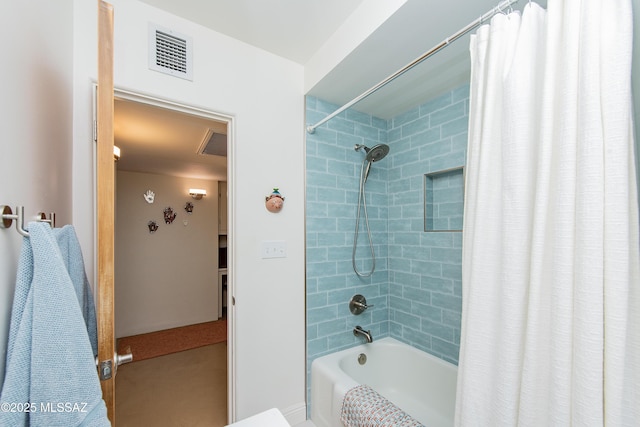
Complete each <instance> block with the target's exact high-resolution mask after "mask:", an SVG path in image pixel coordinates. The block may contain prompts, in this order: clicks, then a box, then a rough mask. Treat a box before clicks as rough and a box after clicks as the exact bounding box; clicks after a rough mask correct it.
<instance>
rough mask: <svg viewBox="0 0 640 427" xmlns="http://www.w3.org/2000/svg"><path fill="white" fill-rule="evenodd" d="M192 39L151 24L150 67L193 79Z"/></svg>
mask: <svg viewBox="0 0 640 427" xmlns="http://www.w3.org/2000/svg"><path fill="white" fill-rule="evenodd" d="M191 46H192V41H191V38H190V37H187V36H184V35H182V34H178V33H176V32H174V31H171V30H168V29H165V28H160V27H158V26H155V25H150V26H149V68H150V69H152V70H155V71H159V72H161V73H165V74H169V75H172V76H176V77H180V78H183V79H187V80H193V77H192V74H193V73H192V65H191V64H192V52H191V51H192V48H191Z"/></svg>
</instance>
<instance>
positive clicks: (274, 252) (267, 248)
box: [261, 240, 287, 258]
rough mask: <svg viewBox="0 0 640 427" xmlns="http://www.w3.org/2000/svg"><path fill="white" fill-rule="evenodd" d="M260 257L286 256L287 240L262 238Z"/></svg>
mask: <svg viewBox="0 0 640 427" xmlns="http://www.w3.org/2000/svg"><path fill="white" fill-rule="evenodd" d="M261 252H262V258H286V257H287V242H285V241H284V240H263V241H262V251H261Z"/></svg>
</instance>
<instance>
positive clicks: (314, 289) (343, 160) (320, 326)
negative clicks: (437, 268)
mask: <svg viewBox="0 0 640 427" xmlns="http://www.w3.org/2000/svg"><path fill="white" fill-rule="evenodd" d="M337 108H339V106H338V105H333V104H330V103H327V102H324V101H322V100H320V99H317V98H314V97H307V99H306V121H307V123H310V124H311V123H317V121H319V120H321V119H322V118H324V117H325V116H326V115H327V114H329V113H331V112H333V111H335V110H336V109H337ZM386 142H387V122H386V121H385V120H380V119H377V118H375V117H372V116H370V115H367V114H363V113H359V112H357V111H355V110H348V111H345V112H343V113H341V114H340V115H338V116H337V117H336V118H334V119H332V120H330V121H328V122H327V123H325V124H323V125H322V126H320V127H318V128H317V129H316V131H315V133H313V134H307V136H306V262H307V268H306V276H307V375H308V376H309V375H310V368H311V362H312V361H313V360H314V359H315V358H317V357H319V356H322V355H324V354H328V353H333V352H335V351H339V350H342V349H344V348H348V347H353V346H355V345H358V344H361V343H362V342H363V338H362V337H355V336H354V335H353V328H354V327H355V326H356V325H360V326H362V327H363V328H364V329H366V330H370V331H371V333H372V335H373V336H374V337H375V338H382V337H385V336H388V335H389V310H388V294H389V274H388V272H387V259H388V229H387V227H388V216H389V195H388V194H389V191H388V188H387V182H388V167H389V165H390V162H389V161H387V160H386V159H383V160H381V161H379V162H376V163H375V164H374V165H373V166H372V168H371V172H370V174H369V177H368V180H367V182H366V193H365V194H366V202H367V211H368V218H369V225H370V227H371V235H372V239H373V244H374V252H375V258H376V268H375V273H374V274H373V275H372V276H371V277H369V278H360V277H358V276H356V274H355V273H354V271H353V267H352V261H351V255H352V250H353V241H354V231H355V225H356V214H357V207H358V190H359V182H360V173H361V167H362V163H363V160H364V156H365V153H364V150H361V151H355V150H354V146H355V144H364V145H366V146H368V147H372V146H374V145H376V144H379V143H386ZM364 222H365V219H364V213H363V212H362V214H361V220H360V232H359V237H358V245H357V251H356V262H357V266H358V269H359V270H360V271H364V272H366V271H368V270H369V268H370V266H371V255H370V252H369V244H368V237H367V233H366V231H365V229H364V228H363V226H364ZM355 294H362V295H364V296H365V297H366V298H367V303H368V304H373V305H374V307H373V308H372V309H369V310H367V311H365V312H364V313H363V314H361V315H358V316H354V315H353V314H351V312H350V311H349V301H350V299H351V297H352V296H353V295H355ZM307 384H308V387H310V384H311V381H310V378H309V380H308V381H307ZM307 396H309V390H308V393H307Z"/></svg>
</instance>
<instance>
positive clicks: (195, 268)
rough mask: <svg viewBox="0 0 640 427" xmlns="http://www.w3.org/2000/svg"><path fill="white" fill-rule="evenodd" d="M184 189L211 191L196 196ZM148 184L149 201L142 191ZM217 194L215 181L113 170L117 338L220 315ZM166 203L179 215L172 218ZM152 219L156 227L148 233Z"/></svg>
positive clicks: (202, 320)
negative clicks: (168, 216) (166, 217)
mask: <svg viewBox="0 0 640 427" xmlns="http://www.w3.org/2000/svg"><path fill="white" fill-rule="evenodd" d="M189 188H203V189H205V190H207V194H208V195H207V197H203V198H202V199H201V200H194V199H192V198H191V196H189V195H188V194H187V192H188V189H189ZM147 190H152V191H153V192H154V193H155V200H154V203H152V204H149V203H147V202H146V201H145V199H144V198H143V197H142V195H143V194H144V193H145V192H146V191H147ZM217 192H218V181H211V180H202V179H190V178H181V177H175V176H167V175H158V174H149V173H139V172H127V171H118V172H117V190H116V233H115V239H116V246H115V265H116V268H115V322H116V338H120V337H126V336H131V335H138V334H143V333H147V332H153V331H159V330H163V329H170V328H177V327H180V326H186V325H192V324H196V323H204V322H209V321H213V320H218V248H217V243H218V240H217V237H218V198H217V197H216V194H217ZM187 202H191V203H192V204H193V212H192V213H191V214H188V213H187V212H185V210H184V206H185V204H186V203H187ZM166 207H171V208H172V209H173V211H174V212H175V214H176V218H175V220H174V221H173V222H172V223H171V224H166V223H165V221H164V219H163V211H164V209H165V208H166ZM150 220H154V221H155V222H156V223H157V225H158V227H159V228H158V230H157V231H156V232H154V233H153V234H152V233H149V228H148V225H147V223H148V222H149V221H150ZM183 221H187V223H186V225H185V224H184V223H183Z"/></svg>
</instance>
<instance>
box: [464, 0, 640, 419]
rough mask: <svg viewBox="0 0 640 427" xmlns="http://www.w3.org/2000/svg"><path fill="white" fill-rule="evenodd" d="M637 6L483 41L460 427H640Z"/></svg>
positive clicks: (513, 22) (522, 24) (581, 0)
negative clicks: (634, 79) (634, 84)
mask: <svg viewBox="0 0 640 427" xmlns="http://www.w3.org/2000/svg"><path fill="white" fill-rule="evenodd" d="M631 47H632V9H631V1H630V0H606V1H600V0H597V1H596V0H549V1H548V9H547V10H546V11H545V10H544V9H542V8H541V7H539V6H538V5H537V4H535V3H533V4H531V3H530V4H528V5H527V6H526V7H525V10H524V11H523V14H522V16H521V17H520V16H519V15H518V14H515V13H514V14H510V15H509V16H506V15H497V16H495V17H494V18H493V19H492V21H491V25H485V26H482V27H481V28H480V29H479V30H478V31H477V33H476V34H475V35H473V36H472V40H471V49H470V50H471V58H472V71H471V100H470V123H469V147H468V153H467V167H466V189H465V194H466V195H465V214H464V234H463V272H462V279H463V312H462V334H461V350H460V362H459V370H458V393H457V403H456V425H457V426H481V427H487V426H491V427H497V426H509V427H512V426H532V427H542V426H544V427H547V426H562V427H567V426H603V425H607V426H616V427H617V426H630V425H636V426H637V425H640V289H639V287H640V273H639V269H640V267H639V259H640V254H639V242H638V240H639V238H638V233H639V232H638V199H637V188H636V180H635V162H634V148H633V144H634V139H633V131H632V107H631Z"/></svg>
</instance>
